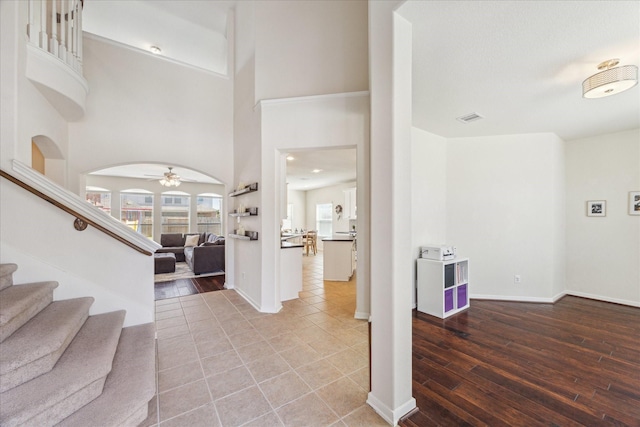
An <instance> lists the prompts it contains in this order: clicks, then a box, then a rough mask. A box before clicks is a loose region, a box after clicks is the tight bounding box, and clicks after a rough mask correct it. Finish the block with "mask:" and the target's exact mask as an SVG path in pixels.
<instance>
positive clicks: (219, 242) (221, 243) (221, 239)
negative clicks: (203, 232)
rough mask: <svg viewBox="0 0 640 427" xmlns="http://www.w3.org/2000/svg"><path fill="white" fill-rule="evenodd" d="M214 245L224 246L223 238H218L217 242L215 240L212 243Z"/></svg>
mask: <svg viewBox="0 0 640 427" xmlns="http://www.w3.org/2000/svg"><path fill="white" fill-rule="evenodd" d="M213 244H214V245H216V246H222V245H224V237H218V240H216V241H215V242H213Z"/></svg>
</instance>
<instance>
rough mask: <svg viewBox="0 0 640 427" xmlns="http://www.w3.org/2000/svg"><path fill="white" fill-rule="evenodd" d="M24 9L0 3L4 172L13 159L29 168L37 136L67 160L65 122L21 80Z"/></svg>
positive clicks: (20, 5)
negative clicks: (32, 146)
mask: <svg viewBox="0 0 640 427" xmlns="http://www.w3.org/2000/svg"><path fill="white" fill-rule="evenodd" d="M27 6H28V2H23V1H2V2H0V12H1V13H0V31H2V33H1V36H0V43H1V47H2V48H1V49H0V67H1V68H0V71H1V72H0V85H1V86H0V87H1V89H2V102H0V109H1V114H2V126H1V127H0V150H1V151H0V166H1V167H2V168H3V169H4V170H6V171H11V161H12V160H13V159H17V160H19V161H20V162H22V163H24V164H26V165H31V140H32V138H33V137H36V136H39V135H42V136H46V137H47V138H49V140H50V141H51V142H52V143H54V144H55V146H56V147H57V149H58V151H59V154H60V157H61V158H62V159H66V158H67V138H68V134H67V122H66V121H65V120H64V119H63V118H62V116H61V115H60V114H59V113H58V112H57V111H56V110H55V108H54V107H53V106H52V105H51V104H50V103H49V102H48V101H47V100H46V99H45V98H44V96H43V95H42V94H41V93H40V92H39V91H38V90H37V89H36V87H35V86H34V85H33V83H31V82H30V81H29V80H28V79H27V78H26V77H25V75H26V56H27V52H26V44H27V42H26V30H25V28H26V24H27V22H28V10H27ZM45 155H46V153H45ZM48 166H50V165H48ZM53 169H57V168H53ZM54 175H55V176H50V178H52V179H54V180H55V182H56V183H58V184H60V185H62V186H66V179H65V177H64V175H61V174H59V173H56V174H54Z"/></svg>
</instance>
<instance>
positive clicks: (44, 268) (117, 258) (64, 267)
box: [0, 179, 154, 326]
mask: <svg viewBox="0 0 640 427" xmlns="http://www.w3.org/2000/svg"><path fill="white" fill-rule="evenodd" d="M0 193H1V194H2V203H1V204H0V234H1V235H2V242H1V244H0V263H15V264H18V271H17V272H16V273H15V275H14V282H15V283H16V284H24V283H30V282H37V281H48V280H54V281H57V282H58V283H59V286H58V288H57V289H56V290H55V292H54V299H56V300H60V299H68V298H77V297H82V296H92V297H94V298H95V302H94V304H93V305H92V307H91V314H97V313H104V312H108V311H113V310H126V311H127V316H126V319H125V326H129V325H136V324H140V323H148V322H152V321H153V319H154V309H153V307H154V305H153V257H152V256H146V255H143V254H141V253H139V252H137V251H135V250H134V249H131V248H129V247H127V246H125V245H123V244H122V243H121V242H119V241H117V240H115V239H113V238H111V237H109V236H107V235H106V234H104V233H102V232H100V231H98V230H97V229H95V228H93V227H92V226H89V227H87V229H86V230H84V231H82V232H79V231H76V230H75V229H74V227H73V221H74V217H73V216H71V215H69V214H67V213H66V212H63V211H62V210H60V209H58V208H56V207H54V206H53V205H52V204H50V203H48V202H46V201H44V200H42V199H39V198H37V197H36V196H34V195H31V194H30V193H27V192H26V191H25V190H23V189H22V188H20V187H18V186H17V185H15V184H12V183H10V182H8V181H7V180H4V179H2V180H0Z"/></svg>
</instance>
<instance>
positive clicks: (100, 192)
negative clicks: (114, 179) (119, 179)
mask: <svg viewBox="0 0 640 427" xmlns="http://www.w3.org/2000/svg"><path fill="white" fill-rule="evenodd" d="M85 198H86V199H87V202H89V203H91V204H92V205H93V206H95V207H97V208H98V209H100V210H102V211H105V212H106V213H108V214H109V215H111V192H110V191H109V190H107V189H106V188H100V187H87V188H86V193H85Z"/></svg>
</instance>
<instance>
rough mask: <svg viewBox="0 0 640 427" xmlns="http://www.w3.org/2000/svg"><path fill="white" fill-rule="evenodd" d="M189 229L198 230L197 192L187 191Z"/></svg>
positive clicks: (191, 230)
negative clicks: (188, 197)
mask: <svg viewBox="0 0 640 427" xmlns="http://www.w3.org/2000/svg"><path fill="white" fill-rule="evenodd" d="M189 196H190V199H189V231H190V232H192V233H197V232H198V194H197V193H196V194H194V193H192V192H189Z"/></svg>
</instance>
